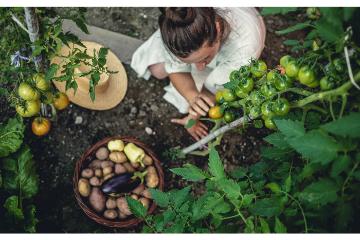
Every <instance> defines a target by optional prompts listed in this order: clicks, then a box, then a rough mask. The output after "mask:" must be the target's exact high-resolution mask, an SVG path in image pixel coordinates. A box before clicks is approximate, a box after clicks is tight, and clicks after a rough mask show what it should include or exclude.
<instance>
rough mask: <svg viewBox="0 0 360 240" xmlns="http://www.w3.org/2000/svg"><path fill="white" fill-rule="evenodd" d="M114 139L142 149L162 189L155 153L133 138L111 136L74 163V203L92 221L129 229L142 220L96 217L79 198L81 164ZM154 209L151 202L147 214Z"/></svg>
mask: <svg viewBox="0 0 360 240" xmlns="http://www.w3.org/2000/svg"><path fill="white" fill-rule="evenodd" d="M115 139H121V140H123V141H124V142H126V143H129V142H132V143H134V144H135V145H137V146H139V147H141V148H142V149H144V151H145V153H146V154H148V155H149V156H150V157H151V158H152V159H153V161H154V164H153V166H154V167H155V168H156V171H157V173H158V176H159V185H158V187H157V188H158V189H159V190H163V189H164V173H163V170H162V167H161V161H160V160H159V159H158V158H157V156H156V155H155V153H154V152H153V151H152V150H151V149H150V148H149V147H148V146H147V145H145V144H144V143H143V142H141V141H140V140H138V139H137V138H135V137H131V136H120V135H119V136H113V137H106V138H104V139H102V140H100V141H98V142H96V143H95V144H94V145H92V146H90V147H89V148H88V149H86V151H85V152H84V153H83V154H82V155H81V157H80V159H79V160H77V161H76V164H75V169H74V176H73V191H74V194H75V198H76V201H77V203H78V205H79V206H80V208H81V209H82V210H83V212H84V213H85V214H86V215H87V216H88V217H89V218H90V219H92V220H93V221H95V222H97V223H99V224H101V225H104V226H107V227H113V228H130V227H134V226H136V225H138V224H139V223H141V222H142V221H143V220H142V219H140V218H135V217H133V218H130V219H128V220H120V221H119V220H118V221H114V220H110V219H106V218H104V217H103V216H101V215H98V214H97V213H96V212H95V211H94V210H92V209H91V208H90V207H89V206H88V205H87V204H85V202H84V201H83V199H82V197H81V196H80V193H79V190H78V181H79V179H80V172H81V170H82V166H83V164H84V163H85V162H86V161H88V160H89V157H90V156H91V155H93V154H94V152H95V150H97V149H98V148H99V147H102V146H105V145H106V144H107V143H108V142H109V141H111V140H115ZM155 209H156V204H155V202H154V201H152V203H151V206H150V207H149V209H148V214H151V213H152V212H154V210H155Z"/></svg>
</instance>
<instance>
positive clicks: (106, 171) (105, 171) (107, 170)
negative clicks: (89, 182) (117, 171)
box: [103, 167, 113, 176]
mask: <svg viewBox="0 0 360 240" xmlns="http://www.w3.org/2000/svg"><path fill="white" fill-rule="evenodd" d="M112 171H113V168H112V167H106V168H104V169H103V175H104V176H106V175H109V174H110V173H112Z"/></svg>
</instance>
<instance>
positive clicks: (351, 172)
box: [341, 162, 359, 196]
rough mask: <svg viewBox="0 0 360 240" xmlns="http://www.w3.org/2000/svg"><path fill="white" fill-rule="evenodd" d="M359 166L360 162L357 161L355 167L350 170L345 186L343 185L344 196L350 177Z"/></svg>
mask: <svg viewBox="0 0 360 240" xmlns="http://www.w3.org/2000/svg"><path fill="white" fill-rule="evenodd" d="M358 166H359V162H357V163H355V165H354V167H353V168H352V169H351V170H350V172H349V174H348V175H347V177H346V179H345V181H344V184H343V187H342V190H341V192H342V194H341V195H342V196H343V195H344V193H345V189H346V184H347V183H348V182H349V181H350V178H351V176H352V174H353V173H354V172H355V170H356V168H357V167H358Z"/></svg>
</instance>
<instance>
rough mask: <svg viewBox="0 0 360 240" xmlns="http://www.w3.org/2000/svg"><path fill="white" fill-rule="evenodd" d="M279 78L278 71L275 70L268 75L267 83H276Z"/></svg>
mask: <svg viewBox="0 0 360 240" xmlns="http://www.w3.org/2000/svg"><path fill="white" fill-rule="evenodd" d="M278 77H279V73H278V72H277V70H275V69H273V70H271V71H270V72H268V73H267V75H266V81H267V82H269V83H274V82H275V80H276V79H277V78H278Z"/></svg>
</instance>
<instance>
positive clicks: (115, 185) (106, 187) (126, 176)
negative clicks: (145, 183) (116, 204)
mask: <svg viewBox="0 0 360 240" xmlns="http://www.w3.org/2000/svg"><path fill="white" fill-rule="evenodd" d="M140 182H141V180H140V179H139V178H137V177H136V176H134V174H131V173H123V174H121V175H117V176H115V177H113V178H111V179H109V180H107V181H105V182H104V183H103V184H102V186H101V190H102V191H103V193H105V194H114V193H115V194H119V193H128V192H131V191H132V190H133V189H135V188H136V187H137V186H138V185H139V184H140Z"/></svg>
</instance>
